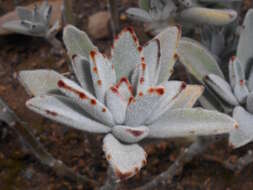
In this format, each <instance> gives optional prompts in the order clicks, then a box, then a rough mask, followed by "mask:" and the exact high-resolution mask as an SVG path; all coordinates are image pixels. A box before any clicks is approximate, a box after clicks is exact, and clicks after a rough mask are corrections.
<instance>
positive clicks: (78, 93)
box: [57, 78, 114, 126]
mask: <svg viewBox="0 0 253 190" xmlns="http://www.w3.org/2000/svg"><path fill="white" fill-rule="evenodd" d="M57 85H58V89H59V90H60V91H61V92H62V93H64V94H66V95H67V96H69V97H71V98H72V99H73V100H74V101H75V102H76V103H78V104H79V105H80V106H81V107H82V108H83V109H84V110H85V111H86V112H87V113H89V114H90V116H92V117H93V118H95V119H97V120H98V121H101V122H103V123H105V124H106V125H109V126H113V125H114V120H113V116H112V114H111V112H110V111H109V110H108V109H107V108H106V107H105V106H104V105H103V104H102V103H101V102H99V101H98V100H97V99H96V98H95V97H94V96H93V95H92V94H90V93H89V92H87V91H85V90H84V89H82V88H81V87H80V86H79V85H78V84H76V83H75V82H73V81H71V80H69V79H66V78H65V79H61V80H59V81H58V83H57Z"/></svg>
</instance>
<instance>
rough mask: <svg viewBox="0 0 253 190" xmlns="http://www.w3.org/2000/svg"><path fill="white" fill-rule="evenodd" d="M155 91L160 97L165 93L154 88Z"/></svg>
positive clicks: (160, 89)
mask: <svg viewBox="0 0 253 190" xmlns="http://www.w3.org/2000/svg"><path fill="white" fill-rule="evenodd" d="M155 91H156V93H157V94H158V95H160V96H161V95H163V94H164V93H165V90H164V88H156V89H155Z"/></svg>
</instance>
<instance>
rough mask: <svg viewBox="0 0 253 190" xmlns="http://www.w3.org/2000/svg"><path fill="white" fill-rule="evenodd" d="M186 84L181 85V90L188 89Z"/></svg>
mask: <svg viewBox="0 0 253 190" xmlns="http://www.w3.org/2000/svg"><path fill="white" fill-rule="evenodd" d="M186 86H187V85H186V83H185V82H183V84H182V85H181V90H183V89H185V88H186Z"/></svg>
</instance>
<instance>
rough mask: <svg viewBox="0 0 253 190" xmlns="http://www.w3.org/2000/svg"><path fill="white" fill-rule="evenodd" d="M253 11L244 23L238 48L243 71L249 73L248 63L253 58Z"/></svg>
mask: <svg viewBox="0 0 253 190" xmlns="http://www.w3.org/2000/svg"><path fill="white" fill-rule="evenodd" d="M252 44H253V9H249V11H248V12H247V14H246V17H245V19H244V22H243V28H242V31H241V32H240V39H239V43H238V46H237V57H238V58H239V60H240V61H241V63H242V68H243V71H244V72H246V71H247V69H248V68H247V67H248V62H249V60H250V59H251V58H252V57H253V48H252Z"/></svg>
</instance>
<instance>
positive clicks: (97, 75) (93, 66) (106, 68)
mask: <svg viewBox="0 0 253 190" xmlns="http://www.w3.org/2000/svg"><path fill="white" fill-rule="evenodd" d="M90 62H91V63H90V71H91V76H92V80H93V85H94V89H95V94H96V97H97V99H98V100H99V101H100V102H102V103H104V102H105V92H106V91H107V90H108V89H109V87H110V86H112V85H114V84H115V82H116V75H115V70H114V68H113V65H112V63H111V62H110V61H109V60H108V59H107V58H105V57H104V56H103V55H102V54H101V53H99V52H98V51H95V50H92V51H91V52H90Z"/></svg>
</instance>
